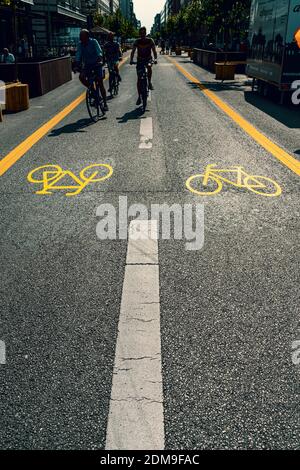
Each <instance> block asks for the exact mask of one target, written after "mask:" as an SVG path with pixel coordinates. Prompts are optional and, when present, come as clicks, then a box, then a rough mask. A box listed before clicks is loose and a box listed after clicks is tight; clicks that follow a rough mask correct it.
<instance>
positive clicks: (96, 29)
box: [91, 26, 114, 34]
mask: <svg viewBox="0 0 300 470" xmlns="http://www.w3.org/2000/svg"><path fill="white" fill-rule="evenodd" d="M91 33H95V34H97V33H98V34H110V33H113V31H109V29H106V28H102V27H101V26H94V28H92V29H91ZM113 34H114V33H113Z"/></svg>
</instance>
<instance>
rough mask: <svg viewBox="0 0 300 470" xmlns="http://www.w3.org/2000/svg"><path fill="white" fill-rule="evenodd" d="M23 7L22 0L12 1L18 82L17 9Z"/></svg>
mask: <svg viewBox="0 0 300 470" xmlns="http://www.w3.org/2000/svg"><path fill="white" fill-rule="evenodd" d="M21 5H22V1H21V0H11V8H12V17H13V35H14V45H15V69H14V81H15V82H17V81H18V61H17V54H18V45H17V41H18V24H17V7H20V6H21Z"/></svg>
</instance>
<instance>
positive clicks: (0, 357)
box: [0, 340, 6, 364]
mask: <svg viewBox="0 0 300 470" xmlns="http://www.w3.org/2000/svg"><path fill="white" fill-rule="evenodd" d="M0 364H6V348H5V343H4V341H2V340H0Z"/></svg>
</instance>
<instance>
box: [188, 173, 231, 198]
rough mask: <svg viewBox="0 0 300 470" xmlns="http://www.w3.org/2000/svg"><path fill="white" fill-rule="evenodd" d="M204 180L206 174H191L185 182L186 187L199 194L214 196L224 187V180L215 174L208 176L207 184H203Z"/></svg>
mask: <svg viewBox="0 0 300 470" xmlns="http://www.w3.org/2000/svg"><path fill="white" fill-rule="evenodd" d="M203 180H204V175H193V176H190V177H189V178H188V179H187V181H186V183H185V185H186V188H187V189H188V190H189V191H191V193H194V194H197V195H198V196H212V195H215V194H218V193H219V192H220V191H221V189H222V187H223V185H222V182H221V181H220V180H218V179H217V178H214V177H213V176H209V177H208V181H207V185H206V186H204V185H203Z"/></svg>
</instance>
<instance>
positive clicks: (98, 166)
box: [27, 163, 113, 196]
mask: <svg viewBox="0 0 300 470" xmlns="http://www.w3.org/2000/svg"><path fill="white" fill-rule="evenodd" d="M112 174H113V169H112V167H111V166H110V165H108V164H106V163H94V164H93V165H89V166H87V167H85V168H84V169H83V170H81V172H80V173H79V177H78V176H76V175H75V174H74V173H73V172H72V171H70V170H63V169H62V168H61V167H60V166H59V165H43V166H39V167H38V168H35V169H34V170H32V171H31V172H30V173H29V174H28V176H27V180H28V181H29V182H30V183H35V184H42V185H43V189H41V190H39V191H36V193H35V194H52V191H53V190H64V189H72V190H73V191H72V192H68V193H66V196H76V195H77V194H79V193H81V191H82V190H83V189H84V188H85V187H86V186H87V185H88V184H89V183H99V182H100V181H104V180H106V179H108V178H110V177H111V175H112ZM64 178H68V179H69V180H70V179H71V180H72V182H73V183H74V184H71V185H69V184H67V185H66V184H61V183H62V180H63V179H64ZM57 183H60V184H58V185H57Z"/></svg>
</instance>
